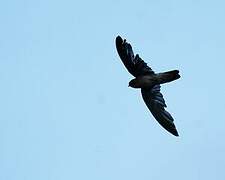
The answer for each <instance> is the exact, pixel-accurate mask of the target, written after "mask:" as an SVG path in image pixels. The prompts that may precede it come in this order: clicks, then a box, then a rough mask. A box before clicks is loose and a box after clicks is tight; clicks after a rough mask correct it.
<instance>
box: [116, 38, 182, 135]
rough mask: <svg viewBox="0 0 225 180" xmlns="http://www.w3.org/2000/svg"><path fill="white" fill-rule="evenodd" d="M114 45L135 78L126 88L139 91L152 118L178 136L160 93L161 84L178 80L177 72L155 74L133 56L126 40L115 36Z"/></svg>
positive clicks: (138, 58) (143, 62)
mask: <svg viewBox="0 0 225 180" xmlns="http://www.w3.org/2000/svg"><path fill="white" fill-rule="evenodd" d="M115 44H116V49H117V52H118V54H119V57H120V59H121V60H122V62H123V64H124V66H125V67H126V69H127V70H128V72H129V73H130V74H132V75H133V76H134V77H135V78H134V79H132V80H131V81H130V82H129V85H128V86H129V87H132V88H138V89H141V94H142V98H143V100H144V102H145V104H146V106H147V107H148V109H149V110H150V112H151V113H152V115H153V117H154V118H155V119H156V120H157V121H158V123H159V124H160V125H161V126H162V127H163V128H165V129H166V130H167V131H168V132H170V133H171V134H173V135H174V136H179V134H178V131H177V129H176V126H175V124H174V119H173V117H172V116H171V114H170V113H169V112H168V111H166V110H165V108H166V107H167V105H166V103H165V100H164V98H163V95H162V93H161V92H160V88H161V86H160V85H161V84H164V83H168V82H171V81H174V80H176V79H179V78H180V75H179V70H172V71H167V72H162V73H155V72H154V71H153V70H152V69H151V67H149V66H148V65H147V63H146V62H145V61H144V60H142V59H141V58H140V57H139V55H138V54H136V55H134V52H133V50H132V46H131V45H130V44H129V43H128V42H127V41H126V39H122V38H121V37H120V36H117V37H116V40H115Z"/></svg>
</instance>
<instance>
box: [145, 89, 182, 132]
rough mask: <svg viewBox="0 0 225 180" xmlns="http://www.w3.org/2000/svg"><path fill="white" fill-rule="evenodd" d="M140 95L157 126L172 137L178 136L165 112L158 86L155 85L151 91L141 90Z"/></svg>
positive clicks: (164, 104)
mask: <svg viewBox="0 0 225 180" xmlns="http://www.w3.org/2000/svg"><path fill="white" fill-rule="evenodd" d="M141 94H142V97H143V99H144V102H145V104H146V105H147V107H148V109H149V110H150V111H151V113H152V115H153V116H154V117H155V119H156V120H157V121H158V122H159V124H161V125H162V126H163V127H164V128H165V129H166V130H167V131H169V132H170V133H172V134H173V135H174V136H179V135H178V132H177V130H176V127H175V124H174V123H173V121H174V120H173V117H172V116H171V115H170V113H169V112H167V111H166V110H165V107H166V103H165V100H164V99H163V95H162V94H161V93H160V85H155V86H154V87H153V88H151V89H141Z"/></svg>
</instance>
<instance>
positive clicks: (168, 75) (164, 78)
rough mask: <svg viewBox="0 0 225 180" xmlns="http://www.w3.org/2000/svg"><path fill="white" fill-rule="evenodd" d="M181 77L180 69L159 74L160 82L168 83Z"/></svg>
mask: <svg viewBox="0 0 225 180" xmlns="http://www.w3.org/2000/svg"><path fill="white" fill-rule="evenodd" d="M179 78H180V75H179V71H178V70H173V71H168V72H163V73H159V74H157V79H158V81H159V84H163V83H168V82H171V81H174V80H176V79H179Z"/></svg>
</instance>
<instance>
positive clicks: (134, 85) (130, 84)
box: [128, 79, 138, 88]
mask: <svg viewBox="0 0 225 180" xmlns="http://www.w3.org/2000/svg"><path fill="white" fill-rule="evenodd" d="M128 87H132V88H138V87H137V79H132V80H131V81H130V82H129V85H128Z"/></svg>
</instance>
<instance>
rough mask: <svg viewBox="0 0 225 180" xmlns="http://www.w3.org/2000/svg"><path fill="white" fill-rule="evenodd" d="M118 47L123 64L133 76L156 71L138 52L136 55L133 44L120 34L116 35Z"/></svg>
mask: <svg viewBox="0 0 225 180" xmlns="http://www.w3.org/2000/svg"><path fill="white" fill-rule="evenodd" d="M116 49H117V52H118V54H119V56H120V58H121V60H122V62H123V64H124V65H125V67H126V68H127V70H128V71H129V73H131V74H132V75H133V76H135V77H138V76H142V75H147V74H154V71H153V70H152V69H151V68H150V67H149V66H148V65H147V63H145V62H144V61H143V60H142V59H141V58H140V57H139V55H138V54H137V55H136V56H134V52H133V50H132V47H131V45H130V44H129V43H127V42H126V40H125V39H124V40H123V39H122V38H121V37H120V36H117V37H116Z"/></svg>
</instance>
